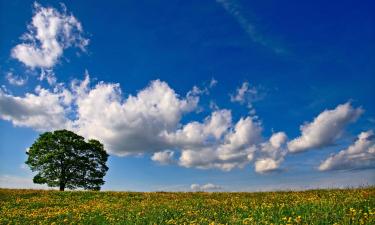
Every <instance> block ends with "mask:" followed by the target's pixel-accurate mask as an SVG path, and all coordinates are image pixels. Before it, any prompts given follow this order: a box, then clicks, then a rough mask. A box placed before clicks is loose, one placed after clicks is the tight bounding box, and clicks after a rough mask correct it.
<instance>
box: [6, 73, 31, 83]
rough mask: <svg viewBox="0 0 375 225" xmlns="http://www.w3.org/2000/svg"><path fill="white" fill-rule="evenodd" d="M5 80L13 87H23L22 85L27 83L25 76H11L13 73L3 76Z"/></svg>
mask: <svg viewBox="0 0 375 225" xmlns="http://www.w3.org/2000/svg"><path fill="white" fill-rule="evenodd" d="M5 78H6V79H7V81H8V82H9V84H11V85H15V86H23V85H25V84H26V82H27V79H28V77H27V76H25V77H21V76H19V75H16V74H13V72H8V73H7V74H6V75H5Z"/></svg>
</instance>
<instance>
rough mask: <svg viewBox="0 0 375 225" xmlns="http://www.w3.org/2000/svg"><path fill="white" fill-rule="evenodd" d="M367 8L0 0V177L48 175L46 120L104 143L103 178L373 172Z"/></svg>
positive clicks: (374, 27)
mask: <svg viewBox="0 0 375 225" xmlns="http://www.w3.org/2000/svg"><path fill="white" fill-rule="evenodd" d="M374 6H375V3H374V2H373V1H370V0H368V1H367V0H365V1H360V2H359V1H354V0H343V1H339V2H338V1H328V2H327V1H321V0H317V1H311V2H305V1H294V0H291V1H288V2H285V1H284V2H280V1H276V0H268V1H260V0H259V1H253V0H249V1H244V0H243V1H241V0H216V1H215V0H212V1H211V0H210V1H195V0H193V1H182V0H175V1H142V0H137V1H132V0H129V1H92V2H90V4H89V5H88V4H87V2H86V1H61V2H59V1H53V2H52V1H42V0H40V1H37V2H35V1H25V0H22V1H21V0H14V1H4V0H0V187H3V188H4V187H5V188H48V187H46V186H43V185H37V184H33V182H32V177H33V175H34V174H33V173H32V172H31V171H30V169H29V168H28V166H27V165H25V164H24V162H25V160H26V158H27V156H26V151H27V148H28V147H30V146H31V145H32V144H33V142H34V141H35V140H36V139H37V138H38V136H39V135H40V134H41V133H43V132H46V131H53V130H57V129H68V130H72V131H74V132H76V133H77V134H79V135H82V136H84V137H85V138H86V139H90V138H94V139H97V140H99V141H101V142H102V143H103V144H104V146H105V149H106V151H107V152H108V153H109V155H110V157H109V160H108V163H107V165H108V167H109V171H108V173H107V175H106V176H105V178H104V180H105V184H104V186H103V189H104V190H122V191H129V190H130V191H197V190H198V191H267V190H290V189H293V190H300V189H311V188H342V187H358V186H366V185H374V184H375V136H374V130H375V104H374V103H375V42H374V40H375V18H374V14H373V11H372V9H373V8H374Z"/></svg>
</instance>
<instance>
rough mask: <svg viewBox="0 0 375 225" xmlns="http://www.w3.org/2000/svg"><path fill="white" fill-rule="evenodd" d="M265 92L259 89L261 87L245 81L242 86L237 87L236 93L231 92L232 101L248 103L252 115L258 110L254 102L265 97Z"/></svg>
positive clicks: (242, 103)
mask: <svg viewBox="0 0 375 225" xmlns="http://www.w3.org/2000/svg"><path fill="white" fill-rule="evenodd" d="M264 95H265V94H264V93H262V92H260V91H259V88H256V87H251V86H250V84H249V83H248V82H243V83H242V85H241V87H239V88H237V90H236V93H235V94H230V95H229V96H230V101H231V102H238V103H240V104H241V105H244V104H246V106H247V107H248V108H249V110H250V114H251V115H255V114H256V111H255V109H254V107H253V103H254V102H257V101H259V100H261V99H263V98H264Z"/></svg>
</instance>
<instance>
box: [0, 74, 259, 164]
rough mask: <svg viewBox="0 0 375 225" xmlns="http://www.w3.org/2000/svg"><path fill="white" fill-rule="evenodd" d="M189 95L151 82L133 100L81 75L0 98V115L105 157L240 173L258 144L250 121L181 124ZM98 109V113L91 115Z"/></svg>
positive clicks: (192, 98) (221, 116)
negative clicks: (92, 147)
mask: <svg viewBox="0 0 375 225" xmlns="http://www.w3.org/2000/svg"><path fill="white" fill-rule="evenodd" d="M198 102H199V96H197V95H196V94H194V93H193V92H192V91H190V92H188V94H187V95H186V96H185V97H180V96H179V95H178V94H176V93H175V91H174V90H173V89H172V88H170V87H169V86H168V84H167V83H165V82H162V81H159V80H155V81H152V82H151V83H150V84H149V85H148V86H147V87H146V88H144V89H143V90H140V91H139V92H138V93H137V94H136V95H134V96H133V95H129V96H127V97H126V98H124V97H123V96H122V93H121V89H120V86H119V84H114V83H104V82H99V83H97V84H96V85H94V86H92V85H91V84H90V78H89V75H88V74H86V78H85V79H84V80H83V81H78V80H74V81H72V83H71V85H70V87H65V86H64V85H63V84H57V85H56V86H55V87H54V88H53V90H51V91H50V90H47V89H43V88H40V87H38V88H37V89H36V92H35V93H27V94H26V95H25V96H24V97H18V96H13V95H10V94H6V93H5V92H1V95H0V117H1V118H2V119H4V120H8V121H11V122H12V123H13V124H14V125H16V126H26V127H31V128H34V129H36V130H40V131H45V130H53V129H61V128H67V129H70V130H73V131H75V132H77V133H79V134H80V135H83V136H84V137H86V138H95V139H98V140H100V141H102V142H103V143H104V145H105V147H106V149H107V150H108V152H109V153H111V154H114V155H118V156H125V155H131V154H144V153H146V154H147V153H150V154H153V155H152V160H154V161H157V162H159V163H161V164H167V163H171V162H172V161H173V160H174V159H173V157H174V152H172V151H169V150H168V149H173V150H178V151H180V153H181V154H180V155H179V159H178V161H176V162H177V163H178V164H179V165H181V166H184V167H196V168H219V169H222V170H231V169H233V168H236V167H238V168H242V167H244V166H245V165H247V164H248V163H249V162H250V161H251V160H252V159H253V158H254V154H255V152H256V150H257V146H258V145H259V143H261V141H262V137H261V132H262V126H261V124H260V122H257V121H256V120H255V119H254V118H252V117H245V118H241V119H240V120H239V121H237V122H236V123H235V124H232V115H231V112H230V111H229V110H226V109H217V110H215V111H213V112H212V113H211V115H209V116H208V117H207V118H205V119H204V120H203V121H202V122H198V121H192V122H188V123H186V124H185V125H181V118H182V117H183V115H184V114H186V113H188V112H191V111H194V110H196V109H197V105H198ZM98 109H100V110H98Z"/></svg>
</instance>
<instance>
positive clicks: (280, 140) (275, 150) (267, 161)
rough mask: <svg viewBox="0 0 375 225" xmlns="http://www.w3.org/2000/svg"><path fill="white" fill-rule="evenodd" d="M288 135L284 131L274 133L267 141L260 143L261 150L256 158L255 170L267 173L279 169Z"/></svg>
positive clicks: (284, 153) (285, 151)
mask: <svg viewBox="0 0 375 225" xmlns="http://www.w3.org/2000/svg"><path fill="white" fill-rule="evenodd" d="M286 141H287V136H286V134H285V133H284V132H278V133H275V134H273V135H272V136H271V137H270V139H269V140H268V141H267V142H264V143H262V144H261V145H260V151H258V156H257V157H256V160H255V164H254V165H255V172H257V173H266V172H271V171H274V170H277V169H279V167H280V165H281V163H282V162H283V161H284V157H285V155H286V153H287V150H286V146H285V144H286Z"/></svg>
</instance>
